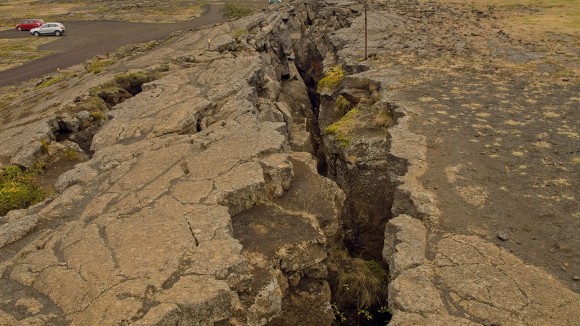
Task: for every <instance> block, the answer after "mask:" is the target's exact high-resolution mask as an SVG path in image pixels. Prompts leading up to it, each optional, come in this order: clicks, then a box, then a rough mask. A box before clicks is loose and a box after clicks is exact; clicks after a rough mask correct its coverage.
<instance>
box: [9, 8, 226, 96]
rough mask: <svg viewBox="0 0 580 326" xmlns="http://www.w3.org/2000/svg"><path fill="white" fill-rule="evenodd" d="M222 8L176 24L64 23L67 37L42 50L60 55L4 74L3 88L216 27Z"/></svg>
mask: <svg viewBox="0 0 580 326" xmlns="http://www.w3.org/2000/svg"><path fill="white" fill-rule="evenodd" d="M220 8H221V5H216V4H210V5H208V6H207V7H206V10H205V12H204V14H203V15H202V16H201V17H199V18H196V19H192V20H188V21H184V22H179V23H174V24H153V23H128V22H121V21H74V22H66V21H64V22H63V24H64V25H65V26H66V27H67V34H66V36H64V37H61V38H58V39H56V40H55V41H53V42H50V43H48V44H45V45H43V46H42V47H41V50H51V51H56V52H57V53H55V54H52V55H49V56H46V57H43V58H40V59H37V60H34V61H31V62H29V63H26V64H24V65H22V66H18V67H15V68H12V69H8V70H5V71H2V72H0V87H2V86H7V85H11V84H15V83H18V82H21V81H25V80H28V79H31V78H35V77H39V76H42V75H43V74H46V73H50V72H52V71H55V70H56V69H57V68H61V69H62V68H66V67H70V66H72V65H75V64H79V63H82V62H84V61H85V60H87V59H88V58H90V57H92V56H95V55H98V54H104V53H106V52H112V51H114V50H115V49H118V48H119V47H121V46H123V45H127V44H134V43H141V42H147V41H151V40H156V39H159V38H162V37H164V36H167V35H169V34H171V33H172V32H175V31H180V30H188V29H193V28H197V27H201V26H206V25H209V24H213V23H215V22H217V21H219V20H221V19H222V14H221V12H220ZM24 37H32V36H30V34H29V33H27V32H18V31H16V30H9V31H0V38H5V39H6V38H24Z"/></svg>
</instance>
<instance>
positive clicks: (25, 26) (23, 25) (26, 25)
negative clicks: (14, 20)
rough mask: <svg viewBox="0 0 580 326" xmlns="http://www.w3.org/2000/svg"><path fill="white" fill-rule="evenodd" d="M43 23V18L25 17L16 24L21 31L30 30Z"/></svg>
mask: <svg viewBox="0 0 580 326" xmlns="http://www.w3.org/2000/svg"><path fill="white" fill-rule="evenodd" d="M42 24H44V20H42V19H24V20H22V21H21V22H20V23H18V24H16V29H17V30H19V31H29V30H31V29H33V28H36V27H40V26H42Z"/></svg>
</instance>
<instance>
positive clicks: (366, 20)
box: [365, 0, 368, 61]
mask: <svg viewBox="0 0 580 326" xmlns="http://www.w3.org/2000/svg"><path fill="white" fill-rule="evenodd" d="M367 58H368V56H367V0H365V61H367Z"/></svg>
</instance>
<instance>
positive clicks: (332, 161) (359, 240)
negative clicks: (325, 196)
mask: <svg viewBox="0 0 580 326" xmlns="http://www.w3.org/2000/svg"><path fill="white" fill-rule="evenodd" d="M296 53H300V54H298V55H297V57H296V61H295V63H296V67H297V70H298V72H299V73H300V75H301V78H302V80H303V81H304V83H305V86H306V87H307V92H308V97H309V99H310V103H309V104H310V105H311V107H312V112H313V117H314V119H313V120H312V121H311V123H310V132H311V136H312V139H311V142H312V145H313V154H314V155H315V156H316V158H317V159H318V172H319V174H321V175H322V176H325V177H328V178H330V179H332V180H333V181H335V182H336V183H337V184H338V186H339V187H340V188H341V189H342V190H343V191H344V192H345V194H346V201H345V206H344V209H343V213H342V221H341V222H340V224H341V230H340V235H339V238H340V239H339V240H338V241H337V243H336V245H337V246H338V247H339V248H345V249H346V250H347V251H348V252H349V254H350V255H351V257H357V258H362V259H364V260H366V261H369V262H374V263H376V265H375V266H380V268H381V269H382V271H384V272H385V275H386V273H387V270H388V267H387V266H386V264H385V263H384V261H383V259H382V251H383V245H384V229H385V225H386V223H387V222H388V220H389V219H390V218H391V217H392V216H393V215H392V213H391V208H392V205H393V201H394V193H395V190H396V187H397V185H398V184H397V182H396V181H395V180H393V178H396V176H398V175H402V174H403V173H405V170H406V162H404V161H402V160H400V159H398V158H396V157H394V156H393V155H391V154H390V153H389V149H390V139H389V137H390V136H389V134H388V132H387V131H386V128H385V133H384V137H383V138H382V139H378V140H375V141H374V142H370V143H364V142H361V143H357V144H355V145H353V146H352V147H353V148H352V149H347V148H344V147H343V148H341V146H336V143H337V141H336V140H334V139H332V138H331V137H328V135H325V132H324V129H325V128H326V127H328V125H329V124H330V123H332V122H336V121H337V120H339V119H340V118H342V116H344V113H346V112H344V113H343V114H342V115H341V116H336V117H333V119H331V120H330V121H328V120H327V121H324V119H325V118H324V117H323V118H322V119H321V114H322V115H324V114H325V113H324V111H325V110H326V111H328V110H333V109H334V108H332V107H334V106H335V101H336V98H337V97H338V96H342V95H345V96H348V95H350V94H349V93H350V92H349V91H351V90H349V89H346V90H345V89H344V88H346V87H348V85H349V83H348V82H347V83H346V84H347V85H346V86H345V85H343V86H341V90H340V91H335V92H334V93H333V94H332V96H329V95H324V94H319V93H318V91H317V85H318V82H319V80H320V79H321V78H322V77H323V70H324V68H325V67H324V66H323V62H324V57H323V56H322V55H320V53H318V52H317V51H316V49H315V48H314V49H313V48H309V49H308V51H296ZM304 54H305V55H304ZM327 55H335V54H333V53H332V54H327ZM327 68H328V67H327ZM344 69H345V70H346V71H347V72H351V73H355V74H356V73H357V72H359V71H357V70H359V69H360V67H359V66H346V67H344ZM363 70H364V69H363ZM355 79H356V78H355ZM358 83H359V84H360V81H358ZM343 84H344V83H343ZM351 84H357V82H351ZM363 84H364V86H365V87H368V86H369V84H371V82H366V83H365V82H363ZM351 86H352V85H351ZM358 86H359V87H360V85H358ZM373 87H376V86H375V85H373ZM379 87H380V85H379ZM371 89H372V87H371ZM370 97H371V94H367V97H366V98H363V99H360V98H359V99H358V100H360V101H361V102H367V101H372V100H371V99H370ZM351 98H352V97H351ZM357 104H358V103H357ZM373 104H375V105H377V103H371V104H370V105H373ZM378 105H382V106H384V110H385V112H388V114H389V115H390V117H391V120H392V124H396V121H397V119H398V118H399V117H400V113H395V110H396V107H395V106H394V105H392V104H390V103H386V102H384V103H382V102H381V103H378ZM321 111H322V112H321ZM321 120H323V121H321ZM325 122H326V124H325ZM371 147H374V148H373V150H372V151H371V150H369V148H371ZM349 151H351V152H354V153H356V155H357V156H358V158H357V162H356V163H354V164H353V163H352V162H349V159H348V152H349ZM377 153H379V154H378V157H377V156H373V155H377ZM331 259H332V258H331ZM330 278H331V279H330V280H329V282H330V283H331V288H332V290H333V301H334V302H336V301H337V300H340V299H339V298H337V295H338V293H337V292H339V291H340V289H336V287H337V286H338V284H337V283H339V282H338V280H337V278H339V277H338V276H337V275H336V274H334V275H333V273H331V274H330ZM332 278H335V279H332ZM385 282H386V278H385ZM386 288H387V284H384V291H385V292H384V297H381V298H380V299H378V300H377V304H375V305H373V306H371V307H364V308H362V309H361V308H360V307H356V308H354V309H353V307H352V306H351V307H348V306H343V307H337V306H333V308H335V307H337V308H336V311H335V314H336V313H338V314H350V315H351V316H350V318H351V319H356V323H357V324H359V325H384V323H385V322H387V321H388V320H390V314H389V313H388V310H387V309H385V307H386V305H387V303H386V297H387V296H386V295H387V293H386ZM341 309H344V310H345V311H341ZM367 313H368V314H370V316H372V319H370V318H368V317H367V316H369V315H366V316H365V314H367ZM361 315H362V317H361ZM353 316H355V317H354V318H353ZM342 317H344V316H336V318H335V320H336V322H337V323H339V324H340V323H341V322H340V318H342ZM344 322H346V323H349V322H351V323H352V322H353V321H352V320H350V321H343V323H344Z"/></svg>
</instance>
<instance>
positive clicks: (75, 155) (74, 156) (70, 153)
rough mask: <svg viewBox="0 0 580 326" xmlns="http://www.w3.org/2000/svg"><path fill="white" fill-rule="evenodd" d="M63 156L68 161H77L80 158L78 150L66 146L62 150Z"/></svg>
mask: <svg viewBox="0 0 580 326" xmlns="http://www.w3.org/2000/svg"><path fill="white" fill-rule="evenodd" d="M63 156H64V157H65V158H66V159H68V160H70V161H77V160H79V159H80V155H79V152H77V151H75V150H74V149H73V148H67V149H66V150H65V151H64V153H63Z"/></svg>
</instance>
